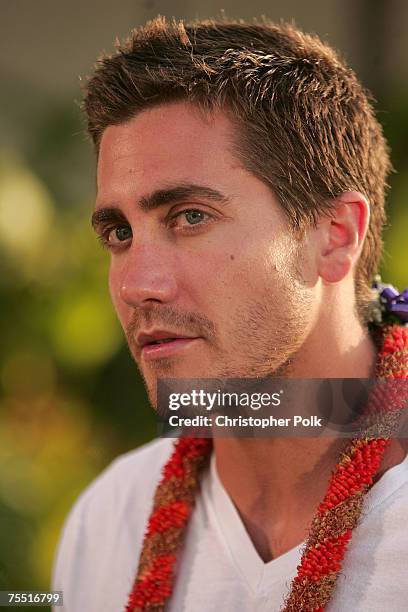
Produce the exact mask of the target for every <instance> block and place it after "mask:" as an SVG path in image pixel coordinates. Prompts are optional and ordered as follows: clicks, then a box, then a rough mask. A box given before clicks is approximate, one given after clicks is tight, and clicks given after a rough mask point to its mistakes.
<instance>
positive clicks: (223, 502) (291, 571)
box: [203, 453, 304, 595]
mask: <svg viewBox="0 0 408 612" xmlns="http://www.w3.org/2000/svg"><path fill="white" fill-rule="evenodd" d="M203 487H204V495H205V496H206V497H207V498H208V499H209V502H210V511H212V514H213V520H214V522H215V523H216V525H217V527H218V530H219V534H220V536H221V539H222V540H223V541H224V544H225V545H226V548H227V549H228V551H229V554H230V557H231V559H232V561H233V563H234V565H235V567H236V569H237V570H238V572H239V574H240V576H241V579H242V580H243V581H244V582H245V583H246V584H247V586H248V587H249V588H250V590H251V591H252V592H253V594H254V595H261V594H262V593H263V592H264V591H266V590H270V588H271V585H273V583H275V582H277V581H281V580H282V575H283V576H286V577H287V580H288V584H290V581H291V580H292V578H294V576H295V574H296V568H297V565H298V563H299V560H300V556H301V548H302V547H303V545H304V543H301V544H299V545H298V546H295V547H294V548H292V549H291V550H288V551H287V552H286V553H284V554H282V555H280V556H279V557H276V559H272V560H271V561H269V562H268V563H265V562H264V561H263V560H262V559H261V557H260V556H259V554H258V552H257V550H256V549H255V547H254V545H253V543H252V541H251V538H250V537H249V535H248V533H247V531H246V529H245V527H244V524H243V522H242V520H241V517H240V516H239V513H238V511H237V509H236V507H235V506H234V504H233V502H232V500H231V498H230V497H229V495H228V493H227V492H226V490H225V489H224V486H223V485H222V483H221V481H220V479H219V476H218V472H217V468H216V462H215V453H212V456H211V462H210V470H209V473H208V478H206V479H205V482H203Z"/></svg>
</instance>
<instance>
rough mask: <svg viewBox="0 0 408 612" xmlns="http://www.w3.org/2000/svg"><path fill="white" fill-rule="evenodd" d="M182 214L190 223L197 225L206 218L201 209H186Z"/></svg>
mask: <svg viewBox="0 0 408 612" xmlns="http://www.w3.org/2000/svg"><path fill="white" fill-rule="evenodd" d="M182 214H183V215H184V216H185V218H186V220H187V222H188V223H189V224H190V225H196V224H197V223H199V222H200V221H203V219H204V213H203V212H201V211H200V210H185V211H183V213H182Z"/></svg>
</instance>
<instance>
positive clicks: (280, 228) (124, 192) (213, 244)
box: [94, 102, 314, 404]
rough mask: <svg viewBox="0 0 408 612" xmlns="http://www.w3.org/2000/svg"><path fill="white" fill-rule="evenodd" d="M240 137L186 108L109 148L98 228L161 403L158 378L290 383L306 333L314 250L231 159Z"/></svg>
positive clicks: (122, 313) (103, 157)
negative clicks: (275, 377)
mask: <svg viewBox="0 0 408 612" xmlns="http://www.w3.org/2000/svg"><path fill="white" fill-rule="evenodd" d="M233 129H234V128H233V127H232V124H231V122H230V121H229V119H228V118H227V116H226V115H225V114H223V113H219V114H216V115H213V116H212V118H211V119H210V118H208V117H204V116H203V115H202V114H201V113H200V112H199V111H198V110H197V109H195V108H194V107H192V106H191V105H188V104H186V103H182V102H179V103H172V104H168V105H163V106H160V107H156V108H153V109H150V110H146V111H143V112H142V113H140V114H139V115H137V116H136V117H135V118H134V119H132V120H131V121H128V122H127V123H123V124H121V125H117V126H111V127H109V128H107V129H106V130H105V132H104V134H103V137H102V141H101V146H100V154H99V161H98V196H97V204H96V211H98V212H97V217H96V218H95V217H94V221H95V229H96V230H97V231H98V233H100V234H103V235H104V237H105V240H108V241H109V248H110V251H111V265H110V272H109V287H110V292H111V296H112V300H113V304H114V306H115V309H116V312H117V314H118V317H119V320H120V322H121V324H122V326H123V329H124V331H125V333H126V336H127V340H128V343H129V348H130V350H131V353H132V355H133V357H134V359H135V361H136V363H137V365H138V367H139V369H140V371H141V373H142V375H143V377H144V380H145V383H146V386H147V390H148V393H149V397H150V400H151V402H152V403H153V404H155V391H156V382H157V378H159V377H168V378H200V377H202V378H220V377H230V378H231V377H258V376H259V377H263V376H267V375H271V374H279V375H282V374H284V373H285V372H287V367H288V364H289V363H290V362H291V361H292V360H293V358H294V356H295V355H296V354H299V348H300V347H301V346H302V344H303V343H304V342H305V339H306V337H307V334H308V332H309V330H310V325H311V321H312V316H313V307H312V306H313V303H314V298H313V288H312V287H309V286H308V285H307V282H306V280H303V278H305V279H307V278H310V275H309V272H310V270H309V267H310V265H311V263H310V262H311V261H312V258H311V257H310V253H309V249H308V247H307V244H304V245H300V244H299V243H298V242H297V241H296V240H295V239H294V238H293V237H292V236H291V234H290V232H289V224H288V221H287V220H286V217H285V216H284V214H283V211H282V210H281V208H280V205H279V204H278V202H277V201H276V199H275V198H274V196H273V194H272V193H271V191H270V189H268V187H267V186H266V185H265V184H264V183H263V182H261V181H260V180H259V179H257V178H256V177H255V176H254V175H253V174H251V173H250V172H249V171H247V170H245V169H244V168H243V166H242V164H241V163H240V162H239V161H238V160H237V159H236V157H235V156H234V155H233V153H232V152H231V148H232V144H233V133H234V132H233ZM101 209H110V210H109V211H107V210H106V211H105V212H102V210H101ZM112 209H113V210H112ZM300 247H302V250H301V249H300ZM308 275H309V276H308ZM163 337H165V338H178V339H176V340H173V341H171V342H165V343H155V344H154V343H153V341H155V340H157V339H159V338H161V339H163ZM182 338H184V340H183V339H182ZM186 338H187V339H186Z"/></svg>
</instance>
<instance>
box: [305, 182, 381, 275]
mask: <svg viewBox="0 0 408 612" xmlns="http://www.w3.org/2000/svg"><path fill="white" fill-rule="evenodd" d="M369 219H370V206H369V203H368V201H367V199H366V198H365V196H364V195H363V194H362V193H360V192H358V191H347V192H345V193H343V194H341V195H340V196H338V197H337V198H335V199H334V200H333V210H332V213H331V215H330V217H325V218H322V219H321V222H320V223H319V225H318V232H317V233H318V234H319V241H318V244H319V250H318V272H319V275H320V276H321V278H322V279H323V281H326V282H327V283H337V282H339V281H340V280H342V279H343V278H344V277H345V276H347V274H348V273H349V272H350V270H351V269H352V267H353V266H354V264H355V263H356V262H357V260H358V258H359V256H360V253H361V249H362V246H363V242H364V239H365V236H366V234H367V229H368V223H369Z"/></svg>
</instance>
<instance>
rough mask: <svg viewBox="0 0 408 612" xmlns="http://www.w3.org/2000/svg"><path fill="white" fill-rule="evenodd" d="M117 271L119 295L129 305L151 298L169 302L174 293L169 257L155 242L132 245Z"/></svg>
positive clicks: (142, 304) (145, 301)
mask: <svg viewBox="0 0 408 612" xmlns="http://www.w3.org/2000/svg"><path fill="white" fill-rule="evenodd" d="M117 273H118V278H117V281H116V282H117V286H118V294H119V298H120V300H122V301H123V302H125V303H126V304H127V305H129V306H131V307H133V308H136V307H139V308H140V307H142V306H144V305H147V304H150V303H152V302H160V303H170V302H172V301H173V300H174V299H175V297H176V294H177V281H176V276H175V269H174V267H173V265H172V258H171V257H170V256H169V254H168V253H167V251H166V252H163V251H160V250H158V248H157V246H156V247H153V245H152V246H150V247H148V246H140V245H139V246H137V245H132V247H131V248H130V249H129V251H128V253H127V254H126V261H123V262H122V265H121V268H120V270H118V271H117Z"/></svg>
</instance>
